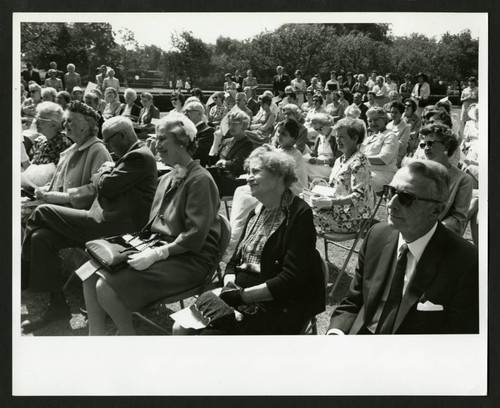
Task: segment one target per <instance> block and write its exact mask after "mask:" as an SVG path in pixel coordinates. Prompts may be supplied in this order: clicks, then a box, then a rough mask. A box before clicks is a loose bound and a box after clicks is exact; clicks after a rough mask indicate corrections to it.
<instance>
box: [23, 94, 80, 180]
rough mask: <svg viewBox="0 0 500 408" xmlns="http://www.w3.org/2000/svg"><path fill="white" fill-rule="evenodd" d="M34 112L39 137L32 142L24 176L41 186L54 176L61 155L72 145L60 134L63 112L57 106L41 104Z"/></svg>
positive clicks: (48, 103)
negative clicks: (28, 163)
mask: <svg viewBox="0 0 500 408" xmlns="http://www.w3.org/2000/svg"><path fill="white" fill-rule="evenodd" d="M36 112H37V113H36V116H35V125H36V130H37V132H38V135H39V136H38V137H37V138H36V139H35V140H34V141H33V147H32V158H31V165H30V166H29V167H28V168H27V169H26V173H25V175H24V176H25V177H27V179H29V180H30V181H31V184H35V185H37V186H43V185H44V184H46V183H47V182H48V181H50V179H51V178H52V176H53V175H54V171H55V168H56V166H57V164H58V163H59V157H60V155H61V153H62V152H63V151H64V150H66V149H67V148H68V147H70V146H71V145H72V141H71V140H69V139H68V138H67V137H66V136H64V135H63V134H62V133H61V131H62V124H63V111H62V109H61V107H60V106H59V105H57V104H56V103H54V102H42V103H40V104H39V105H38V106H37V108H36ZM28 153H29V152H28ZM23 184H24V182H23Z"/></svg>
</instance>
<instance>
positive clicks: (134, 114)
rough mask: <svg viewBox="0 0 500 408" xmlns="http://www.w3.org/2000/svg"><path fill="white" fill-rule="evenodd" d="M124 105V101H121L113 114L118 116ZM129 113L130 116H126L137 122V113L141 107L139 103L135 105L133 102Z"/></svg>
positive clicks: (138, 113)
mask: <svg viewBox="0 0 500 408" xmlns="http://www.w3.org/2000/svg"><path fill="white" fill-rule="evenodd" d="M126 106H127V104H126V103H122V104H121V105H120V107H119V108H118V110H117V111H116V114H115V116H120V115H121V114H122V113H123V111H124V110H125V107H126ZM130 113H131V115H132V116H128V118H129V119H130V120H132V121H133V122H137V121H138V120H139V115H140V114H141V107H140V106H139V105H137V104H136V103H134V104H133V105H132V110H131V112H130ZM158 117H159V115H158Z"/></svg>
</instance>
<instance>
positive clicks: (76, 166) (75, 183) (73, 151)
mask: <svg viewBox="0 0 500 408" xmlns="http://www.w3.org/2000/svg"><path fill="white" fill-rule="evenodd" d="M112 160H113V159H112V158H111V155H110V154H109V152H108V150H107V149H106V147H105V146H104V143H103V142H102V140H99V139H98V138H97V137H96V136H93V137H91V138H90V139H89V140H87V141H86V142H84V143H83V144H82V145H81V146H80V147H79V146H78V145H77V144H76V143H74V144H73V145H72V146H70V147H69V148H68V149H66V150H65V151H64V152H62V153H61V156H60V159H59V164H58V166H57V168H56V172H55V174H54V177H53V178H52V181H51V182H50V185H49V191H59V192H67V193H68V194H69V201H70V204H71V206H72V207H73V208H79V209H89V208H90V206H91V204H92V202H93V201H94V198H95V196H96V190H95V188H94V187H93V183H92V182H91V181H90V178H91V177H92V175H93V174H94V173H96V172H97V170H98V169H99V168H100V167H101V165H102V164H103V163H104V162H106V161H112Z"/></svg>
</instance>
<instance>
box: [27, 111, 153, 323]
mask: <svg viewBox="0 0 500 408" xmlns="http://www.w3.org/2000/svg"><path fill="white" fill-rule="evenodd" d="M84 130H85V129H84ZM75 131H76V132H78V131H79V130H78V129H76V130H75ZM85 131H86V130H85ZM102 134H103V139H104V143H105V144H106V146H107V147H108V150H110V151H112V152H114V153H115V154H116V155H117V156H118V157H119V160H118V161H117V162H116V163H112V162H106V163H104V164H103V165H102V167H101V168H100V169H99V170H98V171H97V173H95V174H94V175H93V176H92V181H93V184H94V186H95V189H96V191H97V197H96V199H95V200H94V202H93V203H92V206H91V208H90V210H77V209H74V208H67V207H63V206H59V205H50V204H44V205H41V206H39V207H38V208H37V209H36V210H35V211H34V212H33V214H32V215H31V217H30V218H29V219H28V222H27V226H26V234H25V238H24V241H23V246H22V252H21V288H22V289H27V288H28V287H29V288H30V289H31V290H34V291H39V292H49V293H50V304H49V306H48V308H47V309H46V311H45V312H44V314H43V315H42V316H41V317H40V319H38V320H35V321H26V322H23V328H24V330H25V331H32V330H36V329H38V328H40V327H43V326H45V325H46V324H48V323H51V322H53V321H56V320H64V319H67V320H69V319H70V318H71V313H70V309H69V306H68V304H67V303H66V299H65V296H64V293H63V291H62V276H61V264H60V260H59V256H58V254H59V250H60V249H63V248H75V247H83V246H84V244H85V243H86V242H87V241H89V240H92V239H96V238H99V237H103V236H112V235H119V234H125V233H129V232H136V231H139V230H140V229H141V228H143V227H144V226H145V225H146V223H147V221H148V217H149V211H150V208H151V204H152V202H153V197H154V194H155V190H156V185H157V170H156V160H155V158H154V156H153V155H152V153H151V151H150V150H149V148H148V147H147V146H145V145H144V144H143V143H142V142H139V141H138V139H137V136H136V135H135V132H134V128H133V126H132V122H131V121H130V119H127V118H125V117H122V116H116V117H113V118H111V119H109V120H107V121H106V122H105V123H104V124H103V129H102ZM73 136H75V135H73ZM76 136H78V135H76Z"/></svg>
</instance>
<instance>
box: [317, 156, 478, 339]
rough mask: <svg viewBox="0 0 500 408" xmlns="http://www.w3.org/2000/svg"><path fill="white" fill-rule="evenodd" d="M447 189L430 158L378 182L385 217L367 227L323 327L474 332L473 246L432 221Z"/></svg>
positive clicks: (341, 331) (364, 331)
mask: <svg viewBox="0 0 500 408" xmlns="http://www.w3.org/2000/svg"><path fill="white" fill-rule="evenodd" d="M447 191H448V176H447V170H446V168H445V167H444V166H442V165H440V164H438V163H436V162H431V161H428V160H413V161H410V162H409V163H406V165H403V167H402V168H401V169H400V170H398V171H397V173H396V174H395V175H394V178H393V180H392V181H391V184H390V185H389V186H386V187H385V188H384V193H385V194H386V197H387V199H388V202H387V212H388V220H387V223H380V224H376V225H375V226H374V227H373V228H372V229H371V230H370V231H369V232H368V234H367V236H366V238H365V240H364V243H363V247H362V249H361V251H360V253H359V258H358V265H357V267H356V274H355V277H354V280H353V282H352V283H351V287H350V289H349V292H348V294H347V296H346V297H345V298H344V299H343V300H342V301H341V303H340V305H339V306H337V307H336V309H335V310H334V312H333V314H332V318H331V321H330V327H329V330H328V332H327V334H344V333H346V334H458V333H479V285H478V253H477V249H476V248H475V247H474V246H473V245H472V244H471V243H470V242H468V241H466V240H465V239H463V238H462V237H460V236H459V235H457V234H455V233H454V232H452V231H451V230H449V229H448V228H445V227H444V226H443V225H442V224H441V223H440V222H438V217H439V215H440V213H441V211H442V209H443V206H444V202H445V201H446V196H447Z"/></svg>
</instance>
